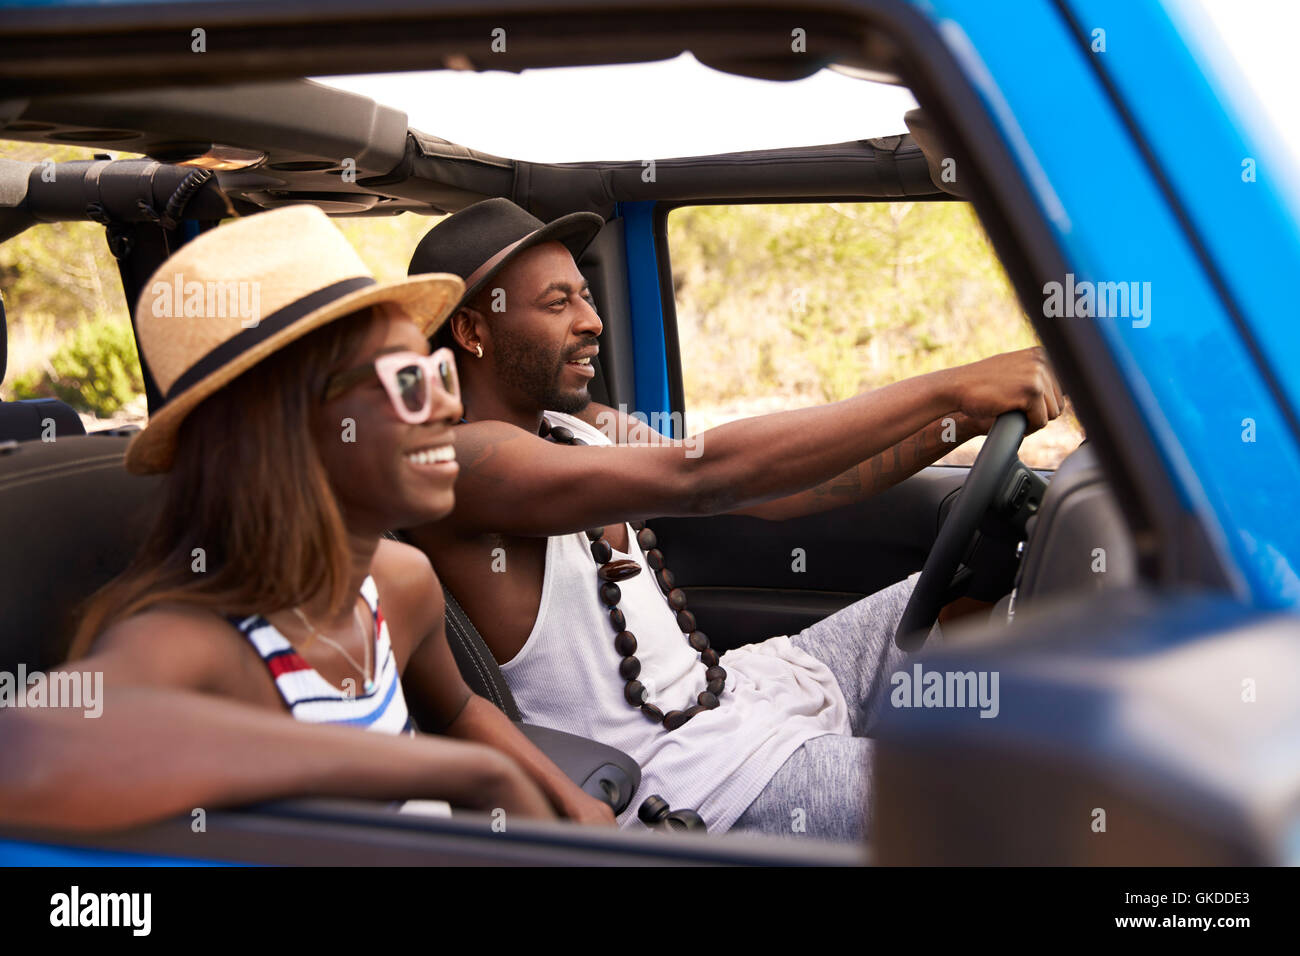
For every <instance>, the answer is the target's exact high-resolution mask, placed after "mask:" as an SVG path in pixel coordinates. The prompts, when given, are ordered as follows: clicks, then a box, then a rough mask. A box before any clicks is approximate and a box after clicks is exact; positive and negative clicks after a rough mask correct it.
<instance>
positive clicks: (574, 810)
mask: <svg viewBox="0 0 1300 956" xmlns="http://www.w3.org/2000/svg"><path fill="white" fill-rule="evenodd" d="M144 288H145V291H144V293H143V294H142V296H141V300H140V303H139V307H138V308H137V312H136V321H137V327H138V334H139V337H140V344H141V350H142V352H143V356H144V359H145V360H146V361H147V363H148V365H149V368H150V370H151V371H152V372H153V374H154V377H155V379H156V381H157V382H158V385H159V387H160V389H161V390H162V391H163V394H164V396H165V401H164V403H163V405H162V406H161V408H160V409H159V410H158V411H157V412H156V413H155V414H154V415H153V416H152V418H151V420H150V422H149V425H148V427H147V428H146V429H145V430H144V431H143V432H141V433H140V434H139V435H138V436H136V438H135V439H134V440H133V441H132V443H131V445H130V447H129V448H128V451H127V456H126V465H127V468H128V469H129V470H131V471H133V472H137V473H145V472H166V473H167V478H166V480H165V489H164V493H163V497H162V501H161V502H160V505H161V507H160V510H159V512H158V515H157V518H156V522H155V525H154V527H153V530H152V532H151V534H150V535H149V537H148V539H147V541H146V543H145V545H144V546H143V547H142V549H141V550H140V552H139V554H138V555H137V556H136V558H135V560H134V562H133V563H132V565H131V566H130V568H129V569H128V570H127V571H126V572H125V573H123V574H122V575H121V576H120V577H119V578H117V579H116V580H115V581H113V582H111V583H110V584H109V585H108V586H107V587H106V588H105V589H103V590H102V591H101V592H99V593H98V594H97V595H95V596H94V597H93V598H92V600H91V601H90V602H89V605H88V607H87V610H86V613H85V616H84V618H83V620H82V623H81V626H80V628H79V631H78V633H77V636H76V638H75V639H74V643H73V648H72V654H71V657H72V658H73V659H74V660H75V661H76V663H75V665H71V666H72V667H75V668H76V669H78V670H87V671H101V672H102V673H103V675H104V677H103V679H104V685H105V687H106V696H108V699H109V701H110V703H111V701H112V699H113V697H114V695H116V696H117V697H118V698H119V699H124V700H131V699H132V698H131V696H130V695H125V694H123V693H122V691H123V690H124V689H128V688H141V687H149V688H163V689H170V690H183V691H190V692H198V693H200V694H205V695H214V696H218V697H222V698H228V699H230V700H232V701H238V702H242V703H244V704H246V705H250V706H252V707H254V708H259V709H261V710H263V711H266V712H274V713H278V714H284V713H285V712H286V711H287V712H289V713H291V714H292V715H293V716H294V717H296V718H298V720H300V721H304V722H309V723H325V724H345V725H350V726H352V727H363V728H367V729H369V730H372V731H377V732H380V733H387V734H404V733H410V732H412V727H411V721H410V718H409V716H408V711H407V702H408V701H409V704H410V714H411V715H413V716H414V718H415V720H416V721H417V722H418V724H419V726H420V727H421V728H422V729H423V730H426V731H430V732H438V733H440V734H445V735H447V736H451V737H456V738H460V739H459V740H445V739H442V738H437V737H419V736H417V737H414V738H412V739H410V740H402V741H394V742H393V744H387V743H386V744H383V745H382V746H383V748H384V751H385V753H386V754H387V755H388V756H389V757H390V758H392V759H396V755H397V754H398V753H404V752H409V753H410V755H411V760H412V761H413V763H418V764H419V765H420V767H421V771H420V776H419V778H418V780H419V785H418V787H416V788H415V789H413V790H411V791H407V792H403V793H401V794H396V795H400V796H406V797H428V798H439V799H445V800H448V801H449V802H452V803H455V804H457V805H460V806H471V807H480V808H483V809H492V808H495V807H502V808H503V809H505V810H506V811H507V812H512V811H513V812H517V813H519V814H521V815H523V816H531V817H543V818H544V817H548V816H553V815H554V814H555V813H556V812H558V813H560V814H563V815H565V816H568V817H570V818H573V819H577V820H581V821H584V822H592V823H604V824H608V825H613V813H612V811H611V809H610V808H609V807H608V805H606V804H604V803H602V802H600V801H598V800H595V799H594V798H592V797H589V796H588V795H587V794H585V793H584V792H583V791H582V790H580V789H579V788H578V787H577V786H576V785H575V784H574V783H573V782H572V781H570V780H569V779H568V778H567V777H565V775H564V774H563V773H562V772H561V771H560V770H559V768H557V767H556V766H555V765H554V764H553V763H551V761H550V760H549V759H548V758H547V757H546V756H545V755H544V754H542V753H541V751H539V750H537V749H536V747H534V746H533V745H532V744H531V743H530V742H529V741H528V740H527V738H525V737H524V736H523V734H522V733H521V732H520V731H519V730H518V729H517V728H516V727H515V726H514V725H513V724H512V723H511V722H510V721H509V720H508V719H507V718H506V717H505V716H504V715H503V714H502V713H501V712H500V711H499V710H497V708H496V707H494V706H493V705H492V704H490V703H489V702H487V701H486V700H484V699H483V698H481V697H478V696H477V695H474V694H473V693H471V691H470V690H469V688H468V687H467V686H466V685H465V683H464V681H463V680H462V679H461V677H460V673H459V671H458V669H457V667H456V664H455V661H454V659H453V657H452V655H451V652H450V649H449V648H448V646H447V642H446V638H445V634H444V630H443V601H442V597H441V588H440V586H439V584H438V581H437V578H436V577H435V575H434V573H433V570H432V568H431V567H430V566H429V563H428V561H427V559H426V558H425V557H424V556H423V555H422V554H421V553H420V552H418V551H416V550H415V549H413V548H409V547H407V546H405V545H401V544H398V543H396V542H393V541H390V540H387V539H385V538H384V537H383V534H384V532H385V531H387V530H389V529H392V528H400V527H406V526H409V525H412V524H417V523H422V522H426V521H429V520H436V519H438V518H440V517H443V516H445V515H446V514H447V513H448V512H449V511H450V510H451V508H452V504H453V497H452V485H453V482H454V480H455V476H456V472H457V466H456V463H455V460H454V458H455V456H454V452H453V450H452V445H451V441H452V432H451V426H452V424H453V423H454V422H455V421H457V419H458V418H459V417H460V415H461V406H460V402H459V388H458V385H457V381H456V376H455V366H454V363H453V361H452V358H451V355H450V353H449V352H445V351H444V352H439V353H438V354H435V355H433V356H430V355H428V350H429V346H428V337H429V335H430V334H432V333H433V332H434V331H436V329H437V328H438V327H439V326H440V325H441V324H442V322H443V321H444V320H445V318H446V314H447V311H448V309H449V308H450V306H451V305H452V304H454V303H455V301H456V300H457V298H458V297H459V295H460V292H461V283H460V280H459V279H456V278H455V277H453V276H444V275H435V276H420V277H414V278H409V279H404V280H401V281H399V282H394V283H386V284H381V283H377V282H376V281H375V280H374V279H373V277H371V276H370V274H369V272H368V271H367V269H366V268H365V266H364V265H363V264H362V262H361V260H360V259H359V258H358V257H357V255H356V253H355V252H354V251H353V250H352V248H351V247H350V246H349V245H348V243H347V241H346V240H345V239H344V238H343V237H342V235H341V234H340V233H339V232H338V230H337V229H335V228H334V226H333V225H332V224H330V222H329V220H328V219H327V218H326V216H325V215H324V214H323V213H322V212H320V210H318V209H316V208H315V207H312V206H301V207H291V208H287V209H282V210H276V211H273V212H268V213H262V214H259V215H257V216H253V217H250V218H247V219H242V220H239V221H236V222H234V223H232V224H229V225H226V226H222V227H220V228H218V229H216V230H214V231H212V232H209V233H206V234H204V235H203V236H200V237H199V238H197V239H195V240H194V241H192V242H190V243H189V244H188V245H186V246H185V247H184V248H182V249H181V250H180V251H179V252H178V253H177V254H176V255H174V256H172V257H171V258H170V259H169V260H168V261H167V262H166V263H164V264H163V266H162V267H161V268H160V269H159V270H158V272H157V273H156V274H155V275H154V277H153V278H152V279H151V280H150V282H149V283H147V284H146V285H145V287H144ZM236 303H238V305H239V306H240V307H238V308H236V307H235V305H236ZM249 304H253V305H255V306H257V308H256V309H254V310H251V311H256V312H258V313H259V314H254V315H249V314H247V313H248V312H249V311H250V310H249V309H246V308H244V306H246V305H249ZM146 703H147V702H146ZM132 706H139V705H138V704H137V703H133V704H132ZM145 712H147V711H145ZM213 713H214V714H216V713H217V711H213ZM222 719H226V718H224V717H223V718H222ZM157 733H159V734H160V735H161V734H163V733H164V731H163V730H162V729H160V730H159V731H158V732H157ZM173 736H174V735H173ZM308 737H310V735H308V736H303V735H302V734H301V733H299V734H297V735H294V736H293V737H292V738H291V737H288V736H286V737H285V739H286V740H288V739H294V740H297V741H300V743H298V744H295V746H302V747H315V748H316V750H315V751H314V752H315V753H316V754H317V755H318V757H319V758H320V759H325V757H324V755H326V754H328V755H329V760H330V764H329V772H328V773H326V774H324V782H322V775H321V773H320V764H317V765H315V768H314V769H315V773H316V776H315V777H314V778H310V780H309V775H308V776H302V777H293V775H291V774H290V775H286V774H285V773H284V768H283V767H281V768H274V767H273V765H272V763H273V762H272V763H268V762H267V761H266V760H265V759H261V760H259V763H260V765H261V766H263V767H265V768H266V769H265V770H262V771H259V770H258V769H257V768H256V767H248V766H240V767H229V766H228V765H229V764H231V763H234V764H243V763H245V761H243V760H239V759H235V760H232V759H231V756H232V752H231V749H230V746H227V747H224V748H222V749H221V752H220V759H219V760H218V759H216V758H215V757H214V759H213V760H212V761H211V764H210V765H205V764H203V763H202V758H201V757H199V758H197V759H198V764H197V765H196V764H195V760H196V758H195V756H194V755H187V756H186V757H185V758H184V766H185V768H186V770H185V772H186V773H187V774H189V775H190V776H191V778H192V777H193V776H194V775H197V776H199V777H201V778H207V777H211V782H212V786H211V787H210V788H209V789H210V790H211V792H212V793H214V794H217V795H218V797H219V796H220V795H223V794H229V793H231V792H237V793H239V794H247V793H250V792H257V793H258V794H259V795H260V796H267V795H268V794H267V793H266V786H267V785H268V783H267V778H269V777H270V776H271V775H272V774H278V777H277V778H276V779H277V780H279V781H280V783H277V784H276V785H277V786H281V785H286V784H289V783H296V782H301V783H304V784H306V785H308V786H309V787H310V788H311V789H313V790H314V791H315V792H329V793H336V794H337V793H340V792H343V793H347V792H355V793H357V794H360V795H367V796H374V795H375V790H376V786H375V784H374V782H373V780H350V779H349V778H355V777H358V776H365V775H366V774H371V773H372V772H373V769H374V760H373V755H372V754H370V753H367V752H366V751H367V750H368V749H369V748H370V747H371V745H372V742H371V741H367V740H366V739H365V738H364V737H363V735H361V734H356V733H351V734H345V733H327V734H325V735H324V736H321V735H319V734H317V735H315V736H314V737H310V739H311V740H312V741H314V743H309V742H308ZM345 738H346V741H345ZM394 745H396V746H394ZM231 746H236V745H235V744H233V743H232V744H231ZM340 748H341V749H340ZM403 748H405V749H403ZM288 749H289V748H287V747H286V752H285V753H284V758H285V759H286V760H290V761H293V760H295V759H297V755H295V754H290V753H288V752H287V751H288ZM236 750H238V747H237V746H236ZM248 751H249V756H250V757H251V756H252V753H253V745H252V744H251V743H250V744H249V746H248ZM256 752H257V754H258V755H259V756H260V757H261V758H264V757H265V756H266V748H265V746H261V749H259V750H257V751H256ZM109 759H111V757H110V758H109ZM223 764H225V765H227V766H223ZM431 767H438V768H440V769H438V770H437V771H434V772H433V774H432V777H433V778H436V779H431V777H430V768H431ZM259 773H262V774H263V775H264V776H263V777H258V774H259ZM86 775H87V776H88V777H89V778H90V779H92V780H93V779H95V778H94V777H93V776H91V775H90V774H89V772H87V774H86ZM164 776H165V775H164ZM287 778H291V779H287ZM395 783H396V781H394V780H393V779H391V778H390V779H389V780H387V781H386V782H385V784H384V785H383V786H385V787H388V788H389V790H391V789H392V787H393V786H394V785H395ZM177 786H182V784H181V783H178V784H177ZM183 786H184V787H185V788H187V793H192V790H193V780H192V779H187V780H186V781H184V783H183ZM340 787H341V788H343V790H340V789H339V788H340ZM349 787H351V788H352V790H350V791H349V790H348V789H347V788H349ZM120 789H121V788H120V786H118V790H115V791H114V793H118V792H119V791H120ZM381 789H382V788H381ZM416 790H418V791H419V792H416ZM384 792H388V791H384ZM134 796H135V798H136V799H139V798H140V797H144V798H146V799H153V798H154V797H153V796H151V795H150V794H149V793H146V792H144V788H141V792H140V793H137V794H135V795H134ZM155 796H156V795H155ZM200 796H201V794H200ZM29 798H30V794H29ZM123 799H125V798H123ZM186 799H197V797H196V796H194V795H189V796H187V798H186ZM491 801H497V802H491ZM158 806H159V808H160V809H161V807H162V805H161V804H159V805H158ZM47 812H48V811H47ZM115 812H117V811H115V810H114V808H111V807H110V808H107V809H106V810H105V811H104V813H105V814H106V818H112V819H118V817H119V816H120V814H118V816H114V813H115ZM79 822H81V823H82V824H83V825H84V824H85V821H84V820H82V821H79Z"/></svg>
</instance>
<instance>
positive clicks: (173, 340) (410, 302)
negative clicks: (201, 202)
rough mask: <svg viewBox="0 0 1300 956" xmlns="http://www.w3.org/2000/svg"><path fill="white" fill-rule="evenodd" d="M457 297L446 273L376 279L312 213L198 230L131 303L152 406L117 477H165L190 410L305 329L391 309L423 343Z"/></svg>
mask: <svg viewBox="0 0 1300 956" xmlns="http://www.w3.org/2000/svg"><path fill="white" fill-rule="evenodd" d="M463 291H464V284H463V283H462V282H461V280H460V279H459V278H458V277H456V276H453V275H441V274H435V275H421V276H414V277H410V278H406V279H401V280H398V281H396V282H382V283H381V282H378V281H376V279H375V277H374V276H373V275H372V274H371V272H370V270H369V269H368V268H366V265H365V263H363V262H362V261H361V257H360V256H358V255H357V253H356V251H355V250H354V249H353V248H352V246H351V245H350V244H349V243H348V241H347V239H345V238H344V236H343V234H342V233H341V232H339V230H338V229H337V228H336V227H335V226H334V224H333V223H331V222H330V221H329V217H327V216H326V215H325V214H324V213H323V212H321V211H320V209H318V208H317V207H315V206H310V205H302V206H288V207H285V208H282V209H276V210H274V211H271V212H264V213H258V214H257V215H254V216H249V217H247V218H244V219H237V220H235V221H234V222H231V223H229V224H227V225H224V226H220V227H218V228H216V229H214V230H212V231H210V232H206V233H204V234H203V235H201V236H199V237H198V238H196V239H194V240H193V241H191V242H189V243H187V244H186V245H185V246H183V247H182V248H181V249H180V250H179V251H178V252H177V253H176V254H175V255H173V256H172V257H171V258H169V259H168V260H167V261H166V262H164V263H163V264H162V265H161V266H160V267H159V268H158V271H157V272H155V273H154V274H153V275H152V276H151V277H150V278H149V281H148V282H146V283H145V285H144V287H143V290H142V292H141V294H140V301H139V304H138V305H137V306H136V311H135V321H136V334H137V335H138V337H139V341H140V350H141V352H142V357H143V359H144V361H145V362H146V363H147V364H148V366H149V370H150V371H151V372H152V373H153V377H154V380H155V381H156V382H157V384H158V389H159V391H161V392H162V395H163V404H162V405H161V406H160V407H159V408H158V409H157V410H156V411H155V412H154V413H153V414H152V415H151V416H150V419H149V425H148V427H147V428H145V430H144V431H142V432H140V433H139V434H138V435H136V436H135V438H134V439H132V441H131V444H130V446H128V448H127V451H126V467H127V470H128V471H132V472H135V473H136V474H148V473H150V472H158V471H167V470H168V469H169V468H171V465H172V458H173V455H174V452H175V448H176V432H177V429H178V428H179V426H180V424H181V422H182V421H183V420H184V418H185V416H186V415H188V414H189V413H190V412H191V411H193V409H194V407H195V406H196V405H198V404H199V402H201V401H203V399H205V398H207V397H208V396H209V395H211V394H212V393H213V392H215V391H216V390H217V389H219V388H221V387H222V386H223V385H225V384H227V383H228V382H230V381H231V380H232V379H234V378H235V377H236V376H238V375H239V374H241V373H242V372H245V371H247V370H248V369H249V368H251V367H252V366H253V365H256V364H257V363H258V362H260V361H261V360H262V359H264V358H266V357H267V356H268V355H270V354H271V353H273V352H275V351H276V350H278V349H281V348H283V347H284V346H285V345H288V344H289V343H290V342H293V341H295V340H296V339H299V338H301V337H302V336H304V335H306V334H307V333H308V332H311V331H312V330H314V329H318V328H320V327H321V326H323V325H325V324H326V323H327V322H331V321H333V320H334V319H337V318H339V317H341V316H344V315H347V314H348V313H350V312H355V311H357V310H359V309H363V308H366V307H367V306H371V305H377V304H379V303H383V302H391V303H395V304H397V305H400V306H403V307H405V309H406V311H407V312H408V313H410V315H411V317H412V318H413V319H414V320H415V321H416V322H417V323H419V324H420V325H421V327H422V328H423V330H424V333H425V335H426V336H428V335H432V334H433V333H434V332H435V331H437V329H438V327H439V326H441V325H442V324H443V322H444V321H446V318H447V316H448V314H450V312H451V308H452V306H453V305H455V304H456V302H457V301H458V300H459V299H460V296H461V294H462V292H463Z"/></svg>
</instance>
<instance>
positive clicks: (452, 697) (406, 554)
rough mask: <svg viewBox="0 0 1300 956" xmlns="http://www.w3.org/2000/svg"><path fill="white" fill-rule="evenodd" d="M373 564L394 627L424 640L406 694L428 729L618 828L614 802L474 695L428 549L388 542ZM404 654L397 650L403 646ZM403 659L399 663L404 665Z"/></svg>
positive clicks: (558, 803) (405, 674)
mask: <svg viewBox="0 0 1300 956" xmlns="http://www.w3.org/2000/svg"><path fill="white" fill-rule="evenodd" d="M376 558H377V560H376V562H375V563H374V564H373V565H372V572H374V573H375V580H376V583H377V584H378V585H379V586H380V588H381V591H382V592H383V593H382V594H381V599H382V600H383V602H384V604H385V606H386V607H389V608H390V612H389V613H390V614H391V619H390V625H389V632H390V634H392V633H393V629H392V624H391V621H395V620H398V619H399V615H400V620H401V621H403V622H404V623H405V622H410V624H411V626H412V627H415V628H417V631H416V632H415V633H419V634H421V635H422V636H419V637H417V638H416V639H415V640H414V642H413V643H414V648H413V649H412V650H411V651H410V653H409V656H407V657H406V659H405V667H404V669H403V671H402V689H403V691H404V692H405V694H406V703H407V706H408V707H409V708H410V710H411V714H412V716H414V717H415V720H416V723H418V724H419V725H420V726H421V727H422V728H423V729H424V730H426V731H430V732H436V733H439V734H446V735H447V736H449V737H456V738H459V739H460V740H463V741H472V742H477V743H479V744H485V745H487V746H489V747H491V748H493V749H494V750H496V751H498V752H499V753H501V754H504V755H506V756H508V757H509V758H511V760H513V761H514V762H515V763H516V764H518V765H519V766H520V767H522V768H523V770H524V772H525V773H526V774H527V775H528V776H529V778H531V779H532V781H533V782H534V783H536V784H537V786H538V787H540V788H541V790H542V792H543V793H544V794H546V796H547V797H548V798H549V799H550V801H551V803H552V804H553V805H554V806H555V808H556V809H557V810H559V811H560V812H561V813H563V814H564V815H565V816H566V817H568V818H570V819H572V820H575V821H577V822H579V823H594V824H604V825H607V826H613V825H614V812H613V810H612V809H611V808H610V806H609V804H607V803H605V802H604V801H602V800H597V799H596V798H595V797H592V796H591V795H589V794H588V793H586V792H585V791H583V790H582V788H581V787H579V786H578V785H577V784H576V783H574V782H573V781H572V780H570V779H569V777H568V776H567V775H566V774H565V773H564V771H563V770H561V769H560V768H559V767H557V766H556V765H555V763H554V762H553V761H552V760H551V758H550V757H548V756H546V754H544V753H543V752H542V751H541V750H540V749H538V747H537V745H536V744H534V743H533V742H532V741H531V740H529V739H528V738H527V737H526V736H524V733H523V731H521V730H520V729H519V728H518V727H516V726H515V725H514V723H513V722H512V721H511V720H510V718H508V717H507V716H506V715H505V714H503V713H502V712H501V711H500V710H499V709H498V708H497V707H496V706H495V705H493V704H492V703H491V702H490V701H488V700H485V699H484V698H482V697H480V696H479V695H477V694H475V693H474V692H473V691H471V690H470V688H469V685H467V684H466V683H465V680H464V678H462V677H461V675H460V668H459V667H458V666H457V665H456V658H455V657H454V656H452V653H451V647H450V646H448V644H447V630H446V618H445V610H446V607H445V602H444V600H443V596H442V585H441V584H440V583H439V582H438V576H437V575H436V574H435V573H434V571H433V568H432V566H431V565H430V564H429V559H428V558H426V557H425V556H424V554H423V553H422V552H420V551H417V550H416V549H414V548H411V547H407V546H404V545H394V544H393V543H392V542H384V543H383V544H382V545H381V546H380V551H379V552H378V553H377V554H376ZM395 650H396V648H395ZM402 659H403V658H402V656H400V655H399V658H398V660H399V663H401V662H402Z"/></svg>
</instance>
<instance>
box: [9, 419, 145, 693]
mask: <svg viewBox="0 0 1300 956" xmlns="http://www.w3.org/2000/svg"><path fill="white" fill-rule="evenodd" d="M126 443H127V438H125V437H118V436H110V435H79V436H68V437H60V438H58V439H57V440H56V441H52V442H43V441H31V442H18V443H14V444H9V445H5V446H0V541H3V542H4V544H5V546H4V547H3V548H0V670H7V671H10V672H13V671H14V670H15V668H16V666H17V665H18V664H19V663H22V664H25V665H27V667H28V668H29V669H30V668H37V667H40V668H46V667H52V666H54V665H55V664H58V663H60V662H61V661H62V660H63V659H64V656H65V654H66V651H67V647H68V642H69V641H71V639H72V635H73V632H74V630H75V628H76V624H77V614H78V612H79V610H80V606H81V604H82V602H84V601H85V599H86V598H88V597H89V596H90V595H91V594H92V593H94V592H95V591H96V590H98V589H99V588H100V587H101V586H102V585H104V584H107V583H108V581H109V580H111V579H112V578H114V577H116V576H117V575H118V574H119V573H121V572H122V571H123V570H124V569H125V568H126V566H127V564H128V563H130V560H131V558H132V557H133V556H134V554H135V552H136V550H137V548H138V547H139V546H140V542H141V541H142V540H143V538H144V535H145V532H146V531H147V530H148V528H149V525H150V522H151V520H152V508H153V507H154V506H156V503H157V499H158V494H159V481H160V479H159V478H157V477H153V476H151V477H147V478H142V477H137V476H134V475H131V474H128V473H127V471H126V469H125V468H124V467H123V465H122V455H123V453H124V452H125V450H126Z"/></svg>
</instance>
